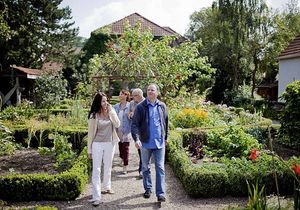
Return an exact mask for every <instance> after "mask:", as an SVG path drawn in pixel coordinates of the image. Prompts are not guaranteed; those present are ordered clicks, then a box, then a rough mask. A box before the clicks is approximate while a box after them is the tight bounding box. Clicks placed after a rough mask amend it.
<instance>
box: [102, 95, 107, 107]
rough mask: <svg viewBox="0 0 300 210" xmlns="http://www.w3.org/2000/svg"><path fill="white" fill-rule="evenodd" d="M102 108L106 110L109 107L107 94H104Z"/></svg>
mask: <svg viewBox="0 0 300 210" xmlns="http://www.w3.org/2000/svg"><path fill="white" fill-rule="evenodd" d="M101 108H102V109H103V110H106V109H107V98H106V96H103V97H102V100H101Z"/></svg>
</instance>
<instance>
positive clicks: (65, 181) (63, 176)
mask: <svg viewBox="0 0 300 210" xmlns="http://www.w3.org/2000/svg"><path fill="white" fill-rule="evenodd" d="M86 151H87V150H86V149H83V151H82V152H81V154H80V156H79V157H78V159H77V160H76V161H75V163H74V166H73V167H72V168H71V169H70V170H68V171H65V172H63V173H60V174H55V175H48V174H14V175H7V176H2V177H0V199H2V200H6V201H37V200H74V199H75V198H77V197H78V196H79V195H80V193H81V192H82V191H83V190H84V187H85V185H86V183H87V182H88V178H89V174H88V171H89V161H88V158H87V152H86Z"/></svg>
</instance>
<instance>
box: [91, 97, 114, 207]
mask: <svg viewBox="0 0 300 210" xmlns="http://www.w3.org/2000/svg"><path fill="white" fill-rule="evenodd" d="M119 126H120V120H119V118H118V116H117V113H116V112H115V110H114V109H113V108H112V106H111V105H110V104H109V103H108V102H107V97H106V95H105V94H104V93H101V92H98V93H97V94H96V95H95V97H94V100H93V103H92V106H91V110H90V112H89V114H88V157H89V158H90V159H92V162H93V170H92V196H93V197H92V200H91V201H92V202H93V205H94V206H98V205H99V204H100V203H101V164H102V161H103V169H104V171H103V188H104V191H103V193H108V194H113V193H114V192H113V190H112V189H111V171H112V160H113V157H114V152H115V145H116V143H117V142H119V137H118V135H117V132H116V128H118V127H119Z"/></svg>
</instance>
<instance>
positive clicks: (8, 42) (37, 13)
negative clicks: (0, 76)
mask: <svg viewBox="0 0 300 210" xmlns="http://www.w3.org/2000/svg"><path fill="white" fill-rule="evenodd" d="M61 2H62V0H51V1H44V0H29V1H11V0H2V1H1V2H0V11H1V13H0V30H1V33H0V34H1V35H0V51H1V55H0V63H1V67H2V69H6V68H9V66H10V65H12V64H15V65H18V66H24V67H36V68H39V67H41V64H42V62H44V61H45V57H46V59H47V61H49V60H52V61H53V60H56V61H62V60H63V59H64V58H65V57H68V56H69V53H70V51H72V50H71V49H72V47H73V41H74V38H75V36H76V34H77V29H72V28H71V27H72V25H73V24H74V23H72V22H70V20H71V18H72V17H71V10H70V8H69V7H66V8H61V7H60V3H61Z"/></svg>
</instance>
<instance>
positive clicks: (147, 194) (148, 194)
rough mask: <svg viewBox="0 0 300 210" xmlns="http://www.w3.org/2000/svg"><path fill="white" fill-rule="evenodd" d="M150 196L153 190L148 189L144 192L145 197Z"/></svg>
mask: <svg viewBox="0 0 300 210" xmlns="http://www.w3.org/2000/svg"><path fill="white" fill-rule="evenodd" d="M150 196H151V192H150V191H148V190H147V191H146V192H145V193H144V198H150Z"/></svg>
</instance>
